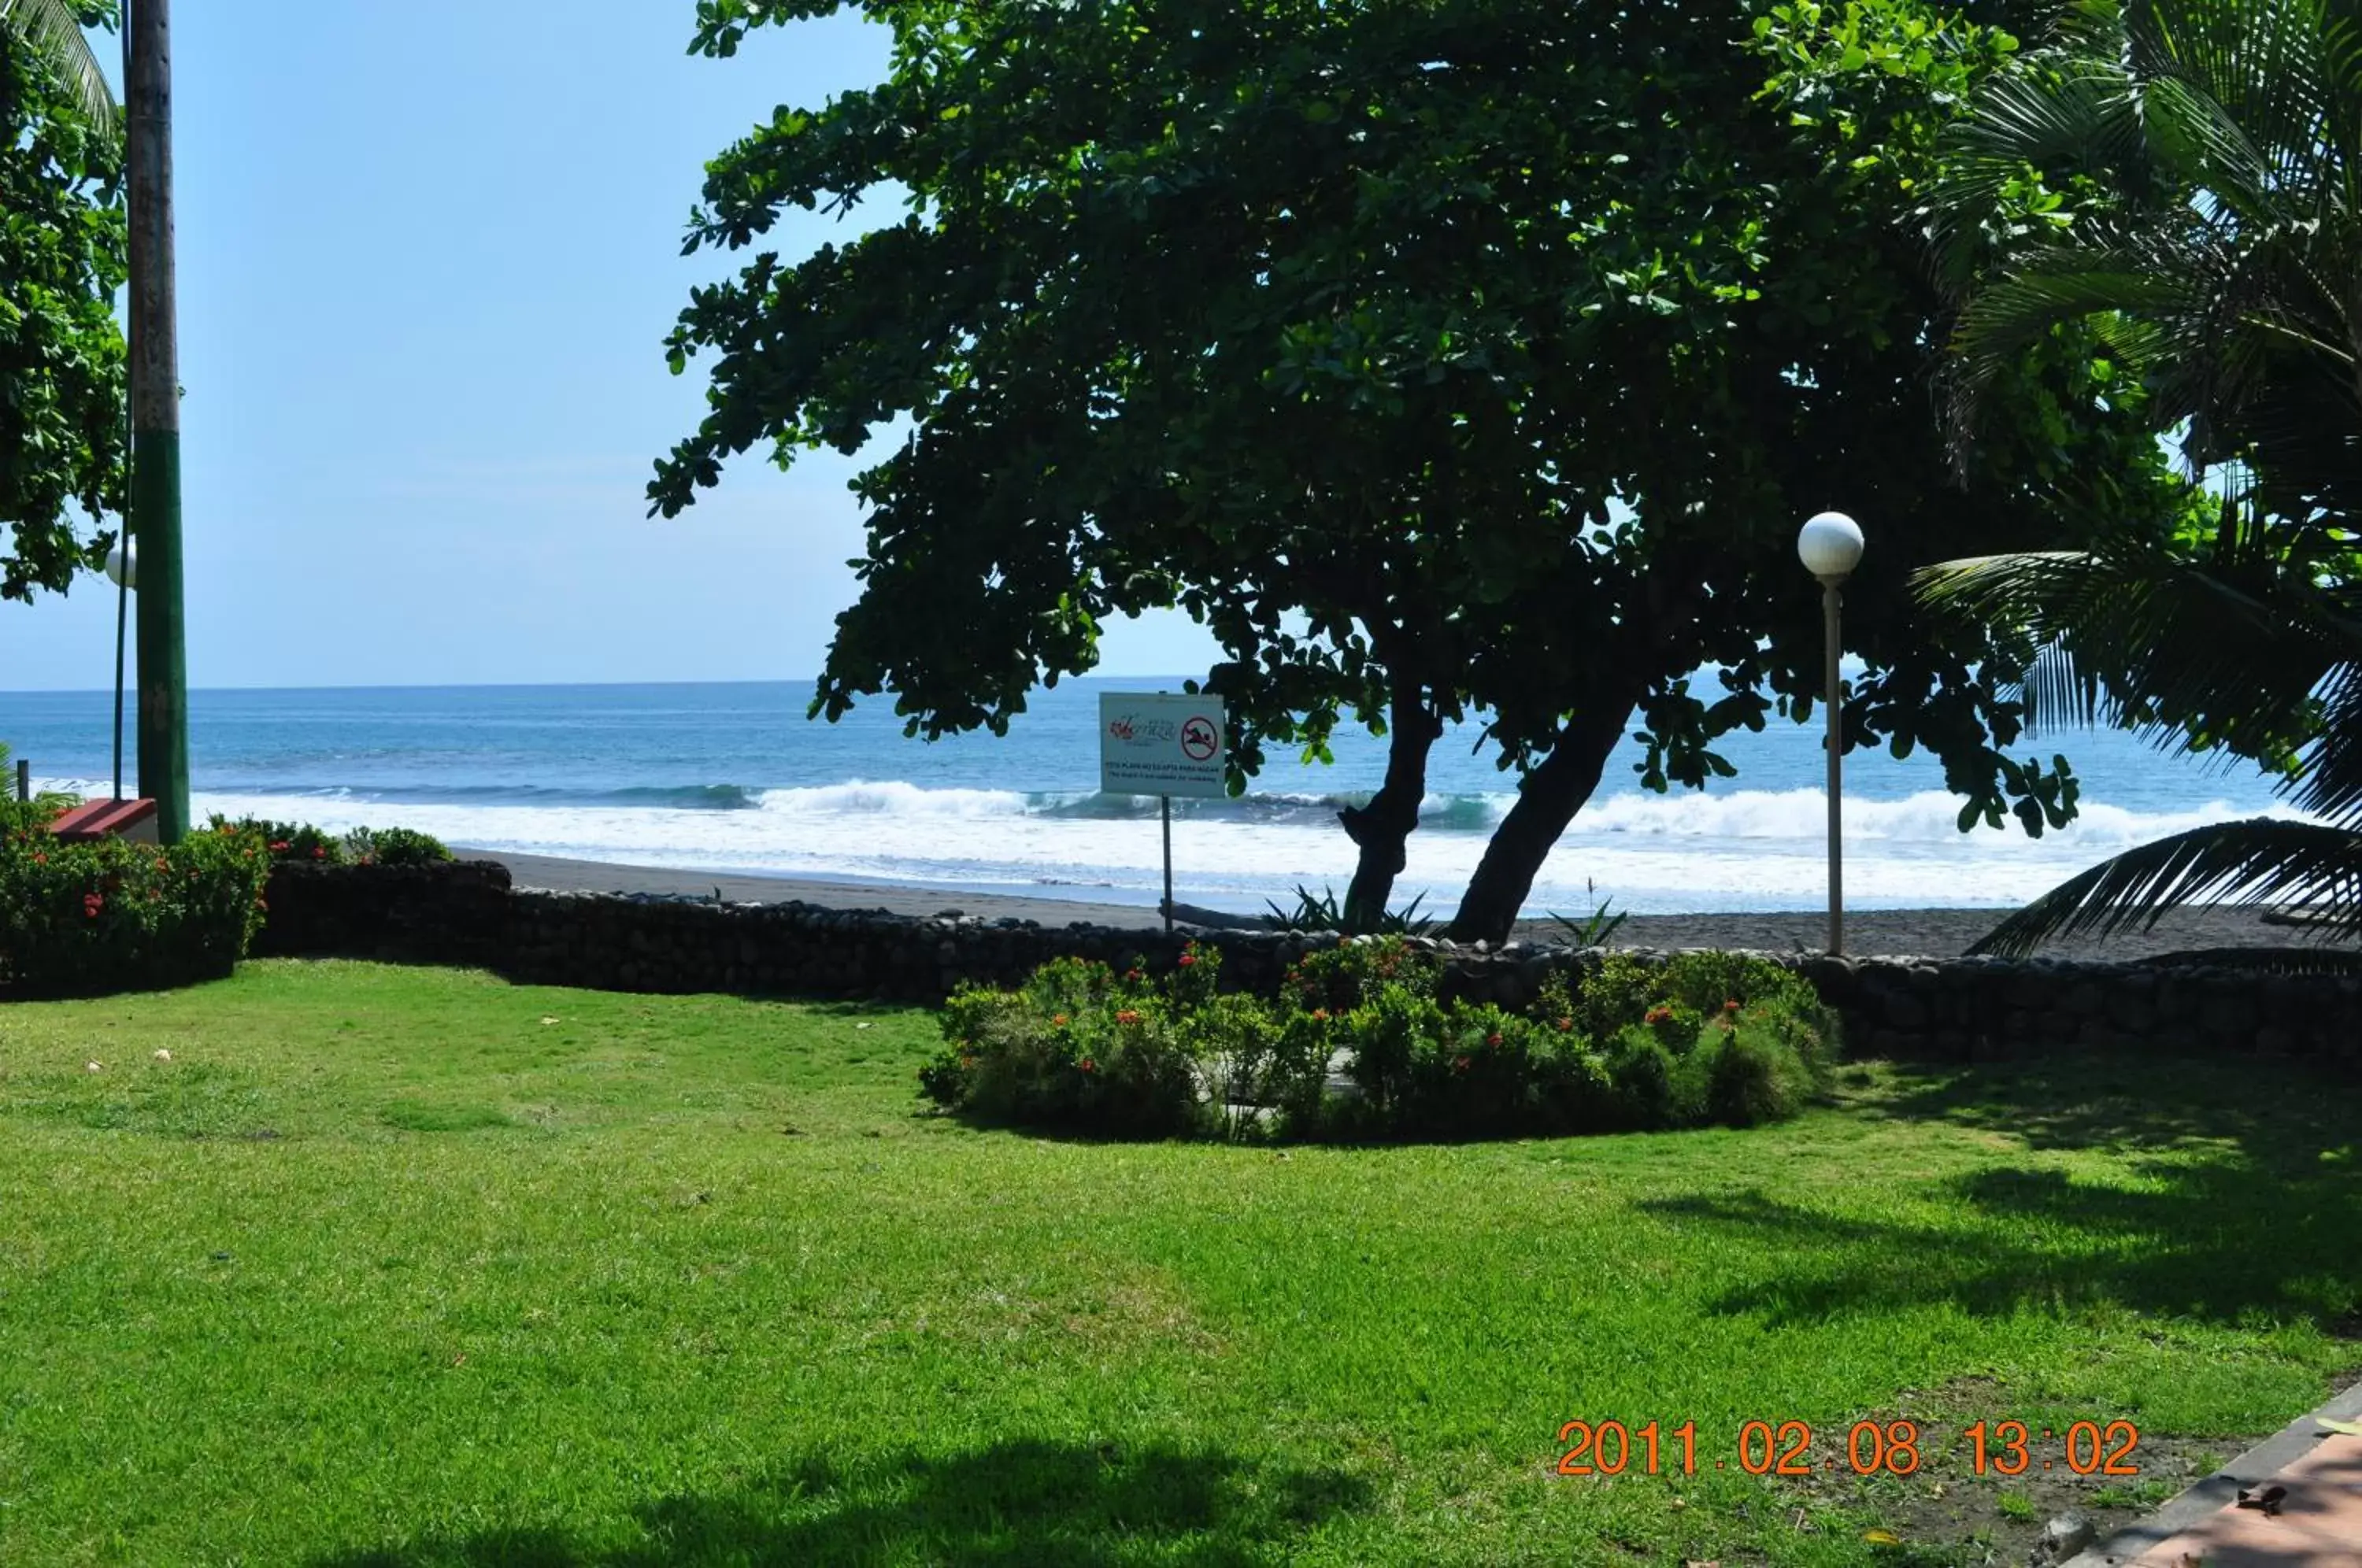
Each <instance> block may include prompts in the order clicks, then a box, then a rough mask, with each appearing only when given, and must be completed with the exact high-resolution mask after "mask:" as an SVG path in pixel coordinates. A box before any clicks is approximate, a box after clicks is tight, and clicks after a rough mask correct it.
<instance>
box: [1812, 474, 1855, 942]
mask: <svg viewBox="0 0 2362 1568" xmlns="http://www.w3.org/2000/svg"><path fill="white" fill-rule="evenodd" d="M1861 548H1862V540H1861V527H1860V525H1859V524H1857V523H1856V522H1854V520H1853V519H1852V518H1850V517H1848V516H1847V515H1846V514H1845V513H1842V512H1824V513H1820V514H1819V515H1818V516H1816V517H1815V518H1813V519H1812V520H1811V521H1809V522H1807V523H1806V524H1805V526H1804V528H1803V530H1802V531H1801V532H1800V533H1798V534H1797V536H1796V554H1797V555H1798V556H1799V557H1800V558H1802V559H1803V560H1804V563H1805V570H1807V571H1809V572H1811V573H1812V574H1813V575H1814V576H1815V577H1816V578H1818V579H1819V580H1820V583H1821V613H1822V616H1823V622H1824V624H1823V632H1824V634H1825V635H1826V637H1827V643H1828V647H1827V658H1828V666H1827V684H1826V688H1825V690H1824V691H1823V693H1822V701H1823V703H1824V705H1825V706H1826V708H1827V713H1828V739H1827V741H1826V742H1825V743H1824V744H1825V745H1827V748H1828V756H1829V953H1830V955H1832V956H1835V955H1839V954H1842V953H1843V952H1844V951H1845V832H1844V805H1843V801H1844V788H1843V786H1844V776H1843V760H1844V753H1845V723H1844V718H1843V710H1844V703H1845V687H1844V683H1843V681H1842V680H1841V679H1839V676H1838V656H1839V653H1840V651H1841V650H1842V649H1843V648H1844V646H1845V639H1844V631H1843V627H1842V625H1841V624H1840V622H1841V611H1842V608H1843V602H1844V598H1845V594H1844V588H1845V580H1846V579H1847V578H1849V577H1850V576H1851V575H1853V569H1854V568H1855V567H1856V566H1858V565H1860V562H1861Z"/></svg>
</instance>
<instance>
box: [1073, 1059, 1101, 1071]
mask: <svg viewBox="0 0 2362 1568" xmlns="http://www.w3.org/2000/svg"><path fill="white" fill-rule="evenodd" d="M1075 1066H1077V1067H1080V1068H1082V1070H1083V1071H1085V1072H1087V1073H1096V1072H1098V1070H1099V1065H1098V1063H1097V1062H1094V1061H1092V1060H1091V1059H1090V1058H1089V1057H1088V1056H1086V1057H1084V1058H1083V1059H1082V1060H1081V1061H1079V1062H1077V1063H1076V1064H1075Z"/></svg>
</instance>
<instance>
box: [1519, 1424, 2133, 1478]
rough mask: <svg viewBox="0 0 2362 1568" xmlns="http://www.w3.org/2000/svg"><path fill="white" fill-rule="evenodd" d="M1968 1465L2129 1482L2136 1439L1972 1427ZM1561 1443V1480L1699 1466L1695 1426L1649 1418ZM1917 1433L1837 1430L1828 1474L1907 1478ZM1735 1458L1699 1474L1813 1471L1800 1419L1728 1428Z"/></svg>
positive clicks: (2099, 1432) (1913, 1469)
mask: <svg viewBox="0 0 2362 1568" xmlns="http://www.w3.org/2000/svg"><path fill="white" fill-rule="evenodd" d="M1960 1436H1961V1439H1962V1441H1963V1443H1964V1445H1965V1446H1966V1448H1967V1451H1968V1459H1969V1463H1970V1468H1971V1469H1972V1470H1973V1471H1974V1472H1975V1473H1976V1474H1979V1475H2004V1476H2007V1475H2023V1474H2025V1473H2026V1472H2027V1471H2029V1470H2032V1469H2035V1468H2036V1467H2039V1468H2040V1469H2043V1470H2052V1469H2056V1468H2059V1467H2062V1466H2063V1467H2064V1468H2066V1469H2068V1470H2071V1471H2073V1472H2074V1473H2075V1474H2078V1475H2137V1474H2140V1470H2139V1467H2138V1466H2137V1465H2136V1464H2134V1463H2133V1462H2132V1457H2133V1452H2134V1451H2135V1450H2136V1449H2137V1448H2138V1447H2139V1445H2140V1432H2139V1430H2137V1429H2136V1428H2135V1427H2134V1426H2133V1424H2132V1423H2131V1422H2130V1421H2110V1422H2108V1423H2106V1424H2105V1425H2104V1426H2103V1425H2102V1424H2101V1423H2100V1422H2097V1421H2076V1422H2074V1423H2073V1424H2071V1425H2070V1426H2069V1427H2068V1428H2066V1430H2064V1431H2063V1432H2054V1431H2053V1430H2051V1429H2050V1428H2048V1427H2045V1428H2043V1429H2042V1430H2041V1433H2040V1437H2039V1439H2038V1440H2037V1438H2036V1434H2035V1433H2034V1432H2033V1431H2032V1430H2029V1429H2028V1428H2027V1426H2026V1424H2025V1422H2023V1421H1999V1422H1988V1421H1979V1422H1977V1423H1976V1424H1975V1425H1973V1426H1970V1427H1968V1428H1965V1429H1963V1430H1962V1431H1961V1433H1960ZM1558 1438H1559V1441H1560V1442H1561V1443H1562V1444H1564V1445H1565V1449H1564V1452H1562V1454H1561V1455H1560V1457H1559V1462H1558V1473H1559V1474H1562V1475H1622V1474H1627V1473H1631V1474H1645V1475H1656V1474H1663V1473H1665V1472H1667V1471H1677V1472H1678V1473H1679V1474H1683V1475H1694V1474H1697V1472H1698V1470H1699V1468H1700V1467H1701V1461H1700V1459H1699V1457H1698V1436H1697V1423H1696V1422H1695V1421H1683V1423H1682V1424H1681V1425H1680V1426H1677V1427H1672V1428H1667V1427H1663V1426H1662V1425H1661V1424H1660V1423H1659V1422H1656V1421H1650V1422H1649V1423H1648V1424H1646V1425H1645V1426H1639V1427H1633V1426H1628V1425H1627V1424H1626V1423H1624V1422H1622V1421H1613V1420H1610V1421H1569V1422H1567V1423H1566V1425H1564V1426H1563V1427H1561V1428H1560V1429H1559V1434H1558ZM1920 1445H1921V1429H1920V1426H1919V1424H1918V1423H1917V1422H1916V1421H1905V1420H1891V1421H1878V1420H1867V1419H1865V1420H1860V1421H1856V1422H1854V1423H1853V1424H1852V1425H1851V1426H1850V1427H1849V1428H1848V1429H1847V1430H1846V1440H1845V1449H1844V1452H1843V1454H1842V1456H1827V1460H1828V1463H1827V1465H1826V1468H1827V1469H1829V1470H1839V1469H1844V1470H1850V1471H1852V1472H1853V1473H1854V1474H1857V1475H1875V1474H1888V1475H1910V1474H1916V1473H1917V1472H1918V1470H1919V1469H1920V1466H1921V1464H1922V1463H1923V1459H1922V1455H1921V1452H1920ZM1733 1447H1734V1448H1735V1450H1736V1452H1734V1453H1731V1454H1729V1455H1727V1456H1722V1457H1716V1456H1713V1455H1709V1456H1708V1457H1707V1458H1706V1460H1705V1461H1704V1462H1703V1463H1704V1467H1705V1468H1707V1469H1711V1470H1729V1469H1738V1470H1743V1471H1745V1472H1747V1473H1748V1474H1750V1475H1810V1474H1813V1473H1814V1472H1815V1470H1816V1468H1817V1466H1816V1463H1815V1461H1816V1452H1815V1449H1814V1442H1813V1429H1812V1427H1811V1426H1810V1425H1808V1424H1807V1423H1805V1422H1804V1421H1748V1422H1746V1423H1744V1424H1743V1425H1741V1426H1740V1428H1739V1429H1738V1441H1737V1442H1736V1443H1735V1444H1734V1445H1733Z"/></svg>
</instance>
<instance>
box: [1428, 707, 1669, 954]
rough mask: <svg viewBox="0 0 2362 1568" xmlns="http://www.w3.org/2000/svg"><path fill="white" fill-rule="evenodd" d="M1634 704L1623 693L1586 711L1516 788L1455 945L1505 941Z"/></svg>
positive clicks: (1464, 909) (1454, 929) (1457, 923)
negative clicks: (1514, 800) (1538, 875)
mask: <svg viewBox="0 0 2362 1568" xmlns="http://www.w3.org/2000/svg"><path fill="white" fill-rule="evenodd" d="M1633 701H1634V699H1632V698H1630V697H1628V696H1623V695H1621V694H1619V695H1618V696H1617V697H1614V698H1605V699H1603V700H1601V701H1599V702H1597V703H1596V704H1595V705H1591V706H1588V707H1586V708H1585V709H1584V711H1582V712H1578V714H1577V715H1576V717H1574V718H1573V719H1572V720H1570V721H1569V722H1568V723H1567V724H1566V727H1565V728H1563V729H1562V730H1561V731H1559V735H1558V744H1557V745H1554V746H1552V747H1551V754H1550V755H1549V756H1546V757H1544V758H1543V759H1542V762H1541V766H1540V767H1536V768H1535V769H1534V770H1533V771H1532V772H1530V773H1529V774H1527V775H1526V777H1525V781H1524V782H1523V783H1522V784H1520V785H1519V786H1518V803H1517V804H1516V805H1514V806H1512V807H1510V808H1509V814H1508V815H1507V816H1506V817H1503V818H1502V819H1501V825H1500V826H1499V827H1497V828H1496V829H1494V830H1493V838H1492V842H1490V843H1489V844H1487V845H1485V857H1484V859H1482V860H1480V861H1478V862H1477V864H1476V874H1475V875H1474V876H1473V877H1471V878H1469V879H1468V890H1467V891H1466V892H1465V893H1463V894H1462V895H1461V900H1460V912H1459V914H1458V915H1457V916H1455V917H1454V918H1453V920H1452V922H1451V932H1450V935H1451V939H1452V940H1453V941H1455V942H1506V941H1507V940H1508V936H1509V927H1510V926H1511V925H1512V924H1514V923H1515V922H1516V921H1517V918H1518V911H1519V910H1521V909H1523V908H1524V907H1525V902H1526V895H1527V894H1528V893H1529V892H1531V891H1532V890H1533V886H1534V875H1535V873H1536V872H1538V871H1540V869H1541V867H1542V862H1543V861H1544V860H1545V859H1547V858H1548V857H1549V856H1550V852H1551V845H1555V844H1557V843H1558V840H1559V835H1560V834H1562V833H1564V832H1565V831H1566V824H1567V823H1571V822H1573V820H1574V813H1575V812H1579V811H1581V810H1582V809H1583V806H1584V802H1585V801H1588V800H1590V799H1591V793H1592V791H1593V790H1596V789H1597V788H1599V775H1600V772H1601V770H1602V769H1604V768H1605V767H1606V766H1607V754H1608V753H1609V752H1612V751H1614V750H1615V749H1616V743H1617V741H1619V740H1621V739H1623V737H1624V723H1625V721H1626V720H1627V719H1628V718H1629V717H1630V716H1631V713H1632V705H1633Z"/></svg>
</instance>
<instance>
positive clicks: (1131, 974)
mask: <svg viewBox="0 0 2362 1568" xmlns="http://www.w3.org/2000/svg"><path fill="white" fill-rule="evenodd" d="M1123 977H1124V978H1125V979H1127V980H1137V979H1141V978H1142V975H1141V972H1140V971H1139V970H1137V969H1126V970H1125V971H1124V972H1123Z"/></svg>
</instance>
